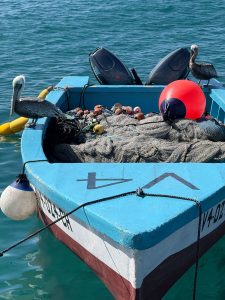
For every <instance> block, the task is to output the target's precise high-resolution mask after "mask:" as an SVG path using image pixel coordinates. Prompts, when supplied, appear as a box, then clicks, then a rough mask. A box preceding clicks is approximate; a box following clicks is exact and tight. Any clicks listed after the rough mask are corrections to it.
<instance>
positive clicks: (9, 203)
mask: <svg viewBox="0 0 225 300" xmlns="http://www.w3.org/2000/svg"><path fill="white" fill-rule="evenodd" d="M0 207H1V209H2V212H3V213H4V214H5V215H6V216H7V217H9V218H11V219H13V220H24V219H26V218H28V217H29V216H31V215H32V214H33V213H34V211H35V210H36V208H37V199H36V195H35V193H34V190H33V189H32V187H31V186H30V183H29V181H28V179H27V177H26V175H25V174H20V175H19V176H18V178H17V179H16V181H14V182H13V183H12V184H10V185H9V186H8V187H7V188H6V189H5V190H4V191H3V192H2V194H1V198H0Z"/></svg>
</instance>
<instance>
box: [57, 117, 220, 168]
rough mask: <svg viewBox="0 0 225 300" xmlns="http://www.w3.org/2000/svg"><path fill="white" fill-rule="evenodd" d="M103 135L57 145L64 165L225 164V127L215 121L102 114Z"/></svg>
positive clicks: (59, 157)
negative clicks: (173, 119)
mask: <svg viewBox="0 0 225 300" xmlns="http://www.w3.org/2000/svg"><path fill="white" fill-rule="evenodd" d="M99 122H100V124H102V125H103V127H104V133H103V134H101V135H95V134H88V135H85V134H84V133H81V135H82V139H81V140H80V141H79V142H77V143H64V142H61V143H58V144H56V145H54V149H53V151H54V157H55V158H56V159H57V160H59V161H64V162H119V163H121V162H125V163H131V162H136V163H137V162H140V163H141V162H224V161H225V143H224V141H225V127H224V126H223V125H220V124H218V123H215V122H213V121H211V120H210V121H204V122H202V123H201V122H200V123H199V122H195V121H192V120H187V119H182V120H179V121H176V122H173V123H167V122H164V121H163V119H162V117H161V116H160V115H154V116H152V117H149V118H146V119H144V120H141V121H139V120H136V119H135V118H131V117H130V116H128V115H124V114H120V115H115V114H113V115H111V116H107V117H106V116H104V115H102V116H101V118H100V120H99Z"/></svg>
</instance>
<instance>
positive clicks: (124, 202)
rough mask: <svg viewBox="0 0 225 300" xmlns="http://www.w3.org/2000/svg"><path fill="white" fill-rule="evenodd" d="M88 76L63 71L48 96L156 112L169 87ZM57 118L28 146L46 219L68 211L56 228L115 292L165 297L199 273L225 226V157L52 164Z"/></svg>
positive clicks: (222, 93) (213, 99) (217, 103)
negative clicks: (188, 274) (52, 128)
mask: <svg viewBox="0 0 225 300" xmlns="http://www.w3.org/2000/svg"><path fill="white" fill-rule="evenodd" d="M88 82H89V77H87V76H67V77H64V78H63V79H62V80H61V81H60V82H59V83H58V84H57V86H56V88H55V89H54V90H53V91H51V92H50V93H49V95H48V96H47V99H48V101H50V102H52V103H53V104H55V105H57V106H58V107H59V108H60V109H61V110H62V111H68V110H71V109H72V108H74V107H76V106H78V105H79V103H80V97H81V95H83V97H85V105H86V107H87V109H91V108H93V107H94V105H96V104H101V105H103V106H105V107H111V106H113V104H114V103H115V102H120V101H121V99H123V102H124V103H129V105H131V106H132V105H135V104H136V103H137V99H138V103H139V104H140V105H141V107H142V109H143V111H146V112H147V111H149V109H151V110H152V111H157V110H158V99H159V95H160V93H161V92H162V90H163V88H164V85H149V86H147V85H145V86H143V85H142V86H141V85H94V86H88V87H87V85H88ZM84 89H85V93H84ZM204 93H205V96H206V101H207V111H208V112H209V113H210V114H211V115H212V116H214V117H215V118H217V119H218V120H220V121H221V122H223V123H224V122H225V89H224V88H223V87H222V86H221V85H220V84H219V83H218V82H217V81H212V83H211V85H210V86H207V87H206V88H204ZM50 123H51V122H50V120H49V119H48V118H43V119H39V120H38V122H37V124H36V126H35V127H33V128H26V129H25V130H24V132H23V135H22V143H21V152H22V159H23V163H24V167H25V170H26V174H27V177H28V179H29V181H30V183H31V184H32V186H33V187H34V189H35V191H36V195H37V197H38V215H39V217H40V218H41V220H42V221H43V223H44V224H46V225H47V224H50V223H51V222H53V221H56V220H57V219H59V218H60V221H59V222H56V223H55V224H54V225H53V226H51V227H50V230H51V231H52V232H53V234H54V235H55V236H56V238H57V239H59V240H60V241H61V242H62V243H64V244H65V245H67V246H68V247H69V248H70V249H71V250H72V251H73V252H74V253H75V254H76V255H78V256H79V257H80V258H81V259H82V260H83V261H84V262H85V263H86V264H87V265H88V266H89V267H90V268H91V269H92V270H94V271H95V272H96V274H97V275H98V276H99V277H100V278H101V280H102V281H103V282H104V283H105V285H106V286H107V287H108V289H109V290H110V292H111V293H112V295H113V296H114V297H115V298H116V299H123V300H126V299H130V300H134V299H142V300H143V299H161V298H162V296H163V295H164V294H165V293H166V291H167V290H168V289H169V288H170V287H171V286H172V285H173V284H174V282H176V281H177V279H178V278H180V277H181V275H182V274H183V273H184V272H185V271H186V270H187V269H188V268H189V267H190V266H192V265H193V264H194V263H196V273H195V278H196V275H197V262H198V259H199V257H200V256H201V255H202V254H203V253H204V252H206V251H207V250H208V249H209V248H210V247H211V246H212V245H213V244H214V243H215V242H216V241H217V240H218V239H219V238H220V237H222V236H223V235H224V233H225V211H224V207H225V184H224V178H225V169H224V164H223V163H213V164H212V163H96V162H88V163H68V162H67V163H66V162H51V161H49V159H48V157H47V155H46V153H47V152H46V151H47V150H46V132H47V130H48V127H49V124H50ZM76 208H77V210H76ZM78 208H80V209H78ZM70 211H73V213H71V214H69V215H68V214H67V213H68V212H70ZM63 216H65V217H64V218H62V217H63ZM193 285H194V279H193Z"/></svg>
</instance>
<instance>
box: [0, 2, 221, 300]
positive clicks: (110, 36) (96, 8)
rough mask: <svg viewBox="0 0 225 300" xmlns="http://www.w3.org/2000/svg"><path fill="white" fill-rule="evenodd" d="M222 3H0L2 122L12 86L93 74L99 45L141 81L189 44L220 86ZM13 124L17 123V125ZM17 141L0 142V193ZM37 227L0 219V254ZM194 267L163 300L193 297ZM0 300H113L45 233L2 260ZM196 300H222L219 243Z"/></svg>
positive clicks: (15, 163)
mask: <svg viewBox="0 0 225 300" xmlns="http://www.w3.org/2000/svg"><path fill="white" fill-rule="evenodd" d="M224 11H225V1H219V0H215V1H204V0H199V1H195V2H193V1H181V0H173V1H170V0H168V1H164V0H142V1H138V0H127V1H122V0H113V1H109V0H105V1H98V0H92V1H89V0H86V1H82V0H62V1H52V0H49V1H37V0H30V1H27V0H1V3H0V124H2V123H4V122H6V121H9V120H12V119H13V118H11V119H10V117H9V108H10V99H11V93H12V83H11V82H12V79H13V78H14V77H15V76H16V75H19V74H24V75H25V76H26V79H27V81H26V89H25V94H26V95H38V93H39V92H40V91H41V90H42V89H44V88H45V87H47V86H48V85H52V84H53V85H54V84H56V83H57V82H58V81H59V80H60V79H61V78H62V77H63V76H67V75H90V77H91V80H93V82H94V77H93V75H92V72H91V69H90V66H89V62H88V54H89V53H90V52H91V51H93V50H94V49H95V48H96V47H99V46H103V47H106V48H108V49H109V50H111V51H112V52H113V53H115V54H116V55H117V56H118V57H119V58H121V60H122V61H123V62H124V63H125V64H126V65H127V66H128V67H129V68H132V67H135V68H136V70H137V72H138V74H139V75H140V77H141V78H142V79H143V81H145V80H146V79H147V77H148V74H149V72H150V71H151V70H152V68H153V67H154V66H155V64H156V63H157V62H158V61H159V60H160V59H161V58H162V57H163V56H165V55H166V54H168V53H169V52H170V51H172V50H174V49H176V48H178V47H183V46H190V45H191V44H193V43H196V44H198V45H199V46H200V54H199V60H203V61H204V60H205V61H210V62H212V63H213V64H214V65H215V67H216V69H217V71H218V73H219V74H220V75H221V79H220V80H221V81H225V49H224V45H225V18H224ZM15 117H16V116H14V118H15ZM20 139H21V136H20V134H17V135H13V136H8V137H1V136H0V192H2V191H3V189H4V188H5V187H6V186H7V185H8V184H10V183H11V182H12V181H14V179H15V178H16V176H17V174H18V173H20V172H21V167H22V163H21V155H20ZM41 226H42V224H41V222H40V221H39V220H38V219H37V218H36V217H31V218H29V219H28V220H26V221H21V222H15V221H11V220H9V219H8V218H6V217H5V216H4V215H3V214H2V213H0V250H2V249H4V248H6V247H8V246H10V245H11V244H12V243H14V242H15V241H17V240H20V239H21V238H23V237H25V236H26V235H28V234H29V233H31V232H33V231H34V230H36V229H38V228H40V227H41ZM193 276H194V268H191V269H190V270H189V271H188V272H187V273H186V274H185V275H184V276H183V277H182V278H181V279H180V280H179V281H178V282H177V283H176V284H175V285H174V286H173V287H172V288H171V289H170V291H169V292H168V293H167V295H166V296H165V297H164V299H166V300H169V299H177V300H178V299H183V300H184V299H185V300H189V299H192V289H193V278H194V277H193ZM0 299H8V300H12V299H15V300H33V299H35V300H42V299H43V300H44V299H48V300H64V299H65V300H71V299H81V300H82V299H83V300H84V299H85V300H110V299H113V297H112V296H111V295H110V293H109V292H108V290H107V289H106V287H105V286H104V285H103V284H102V282H101V281H100V280H99V279H98V278H97V276H96V275H95V274H94V273H93V272H92V271H91V270H90V269H89V268H88V267H87V266H86V265H85V264H84V263H83V262H82V261H80V259H79V258H77V257H76V256H75V255H73V254H72V253H71V252H70V250H69V249H67V248H66V247H65V246H64V245H62V244H60V243H59V242H58V241H57V240H56V239H55V238H54V237H53V236H52V234H51V233H50V232H48V231H46V232H43V233H42V234H40V235H39V236H36V237H35V238H34V239H32V240H29V241H27V242H26V243H24V244H23V245H20V246H18V247H17V248H16V249H14V250H12V251H11V252H9V253H8V254H6V255H5V256H4V257H0ZM197 299H204V300H207V299H216V300H217V299H221V300H224V299H225V237H224V238H222V239H221V240H220V241H219V242H218V243H217V244H215V245H214V246H213V247H212V248H211V250H210V251H209V252H208V253H207V254H205V255H204V256H203V257H202V258H201V260H200V265H199V277H198V286H197Z"/></svg>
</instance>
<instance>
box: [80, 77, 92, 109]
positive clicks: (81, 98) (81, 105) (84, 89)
mask: <svg viewBox="0 0 225 300" xmlns="http://www.w3.org/2000/svg"><path fill="white" fill-rule="evenodd" d="M93 85H94V84H89V83H88V84H85V85H84V86H83V88H82V91H81V94H80V101H79V104H78V107H81V108H82V109H83V110H85V109H86V107H85V101H84V94H85V92H86V90H87V88H88V87H90V86H93Z"/></svg>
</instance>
